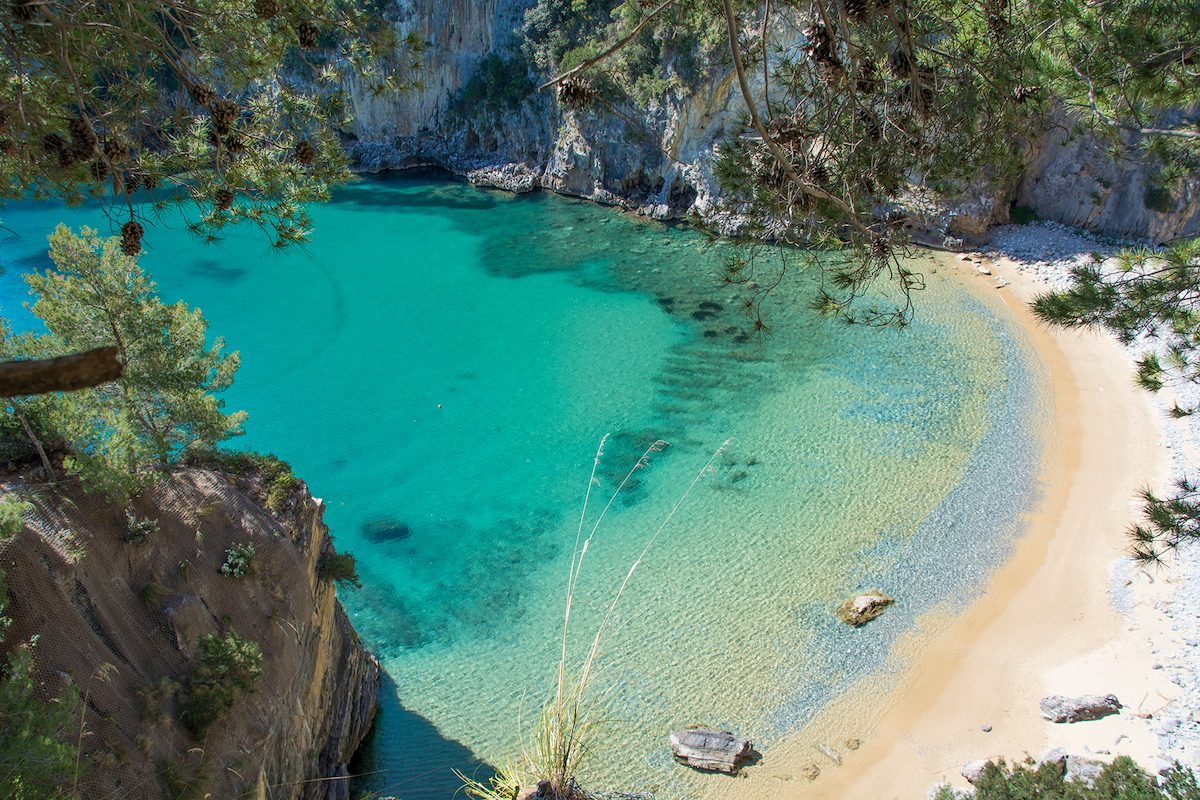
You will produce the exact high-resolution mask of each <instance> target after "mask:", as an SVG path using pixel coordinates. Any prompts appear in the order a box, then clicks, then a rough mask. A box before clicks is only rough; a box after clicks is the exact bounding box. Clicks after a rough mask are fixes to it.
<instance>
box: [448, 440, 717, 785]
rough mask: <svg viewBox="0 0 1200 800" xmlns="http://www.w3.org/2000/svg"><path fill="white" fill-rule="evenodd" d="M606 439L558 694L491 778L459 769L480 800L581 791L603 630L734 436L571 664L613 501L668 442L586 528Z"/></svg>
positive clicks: (575, 556)
mask: <svg viewBox="0 0 1200 800" xmlns="http://www.w3.org/2000/svg"><path fill="white" fill-rule="evenodd" d="M607 441H608V434H605V435H604V437H603V438H601V440H600V444H599V446H598V447H597V448H596V455H595V457H594V459H593V460H592V472H591V475H590V476H589V478H588V485H587V490H586V491H585V492H584V496H583V505H582V508H581V510H580V513H579V524H578V526H577V528H576V530H575V545H574V548H573V549H572V551H571V565H570V569H569V571H568V574H567V590H566V599H565V602H564V604H563V605H564V609H563V625H562V642H561V647H560V651H559V660H558V670H557V675H556V679H555V688H554V694H553V696H552V697H551V698H550V699H549V700H547V701H546V702H545V703H544V704H543V705H542V708H541V711H540V713H539V714H538V718H537V721H536V723H535V724H534V727H533V730H532V732H531V733H530V734H529V736H528V737H527V738H526V740H525V742H524V743H523V747H522V751H521V755H520V756H519V757H518V758H517V759H516V760H515V761H513V762H510V763H507V764H503V765H500V767H499V768H498V769H497V771H496V775H495V776H494V777H493V778H491V779H490V780H489V781H488V782H487V783H484V782H481V781H477V780H475V779H473V778H468V777H467V776H465V775H463V774H462V773H461V772H460V773H457V774H458V776H459V778H460V779H461V780H462V781H463V792H464V793H465V794H466V795H467V796H468V797H472V798H477V800H520V798H521V797H522V796H523V795H522V793H523V792H525V793H532V792H533V791H534V790H535V789H536V790H538V791H539V792H540V794H541V796H542V797H546V798H553V800H569V798H572V797H573V796H574V795H575V794H576V793H577V791H578V787H577V784H576V777H577V775H578V774H579V769H580V766H581V765H582V764H583V762H584V761H585V760H586V759H587V758H588V757H589V756H590V755H592V754H593V753H594V752H595V751H596V748H597V745H598V740H599V734H600V732H601V729H602V726H603V723H604V719H603V717H602V716H601V710H602V708H603V706H604V697H605V695H606V694H607V693H606V692H602V693H599V694H597V692H596V691H595V690H594V687H593V685H592V684H593V682H594V680H595V675H594V672H593V668H594V667H595V664H596V659H597V657H598V656H599V654H600V647H601V644H602V643H603V642H604V636H605V633H606V632H607V631H608V629H609V627H610V625H611V624H612V622H613V619H614V616H615V614H616V610H617V605H618V604H619V603H620V602H621V597H622V596H623V595H624V593H625V590H626V589H627V588H628V587H629V582H630V580H631V579H632V578H633V573H634V572H635V571H636V570H637V568H638V567H639V566H641V564H642V562H643V560H644V559H645V558H646V555H647V554H648V553H649V552H650V548H651V547H653V546H654V543H655V541H657V540H658V537H659V536H660V535H661V534H662V532H663V531H664V530H665V529H666V527H667V525H669V524H670V522H671V520H672V519H673V518H674V517H675V514H676V512H678V511H679V509H680V507H681V506H682V505H683V503H684V501H686V500H687V498H688V495H690V494H691V493H692V490H693V489H694V488H695V487H696V484H698V483H699V482H700V480H701V479H702V478H703V477H704V476H705V475H707V474H709V473H710V472H711V471H712V469H713V463H714V462H715V461H716V460H717V459H718V458H719V457H720V456H721V454H722V453H724V452H725V448H726V447H728V446H729V443H730V441H731V440H729V439H726V440H725V441H724V442H722V443H721V446H720V447H718V448H717V449H716V451H714V452H713V454H712V455H711V456H709V459H708V461H707V462H705V464H704V466H703V467H702V468H701V469H700V471H699V472H697V473H696V475H695V476H694V477H693V478H692V481H691V483H689V484H688V486H687V489H685V490H684V492H683V493H682V494H681V495H680V496H679V498H678V499H677V500H676V501H675V505H674V506H672V507H671V511H670V512H669V513H668V514H667V515H666V517H665V518H663V520H662V522H661V523H660V524H659V526H658V527H657V528H656V529H655V530H654V532H653V534H651V536H650V537H649V538H648V539H647V540H646V542H645V544H644V546H643V547H642V550H641V553H639V555H638V557H637V558H636V559H635V560H634V562H633V563H632V564H631V565H630V567H629V571H628V572H627V573H626V574H625V579H624V580H623V581H621V585H620V586H619V587H618V588H617V591H616V594H615V595H614V596H613V599H612V602H611V603H610V604H609V607H608V610H607V611H606V613H605V615H604V618H603V619H602V620H601V622H600V624H599V626H597V628H596V632H595V634H594V636H593V637H592V642H591V646H590V648H589V649H588V652H587V655H586V657H585V658H584V659H583V662H582V664H581V665H580V666H579V668H578V670H572V669H571V668H570V667H569V660H568V655H567V642H568V639H569V635H570V631H571V612H572V609H573V607H574V604H575V592H576V589H577V588H578V584H579V576H580V575H581V574H582V571H583V564H584V561H585V559H586V558H587V554H588V550H589V548H590V546H591V544H592V542H593V541H594V539H595V537H596V533H597V531H598V530H599V529H600V525H601V524H602V523H603V522H604V519H605V517H606V516H607V515H608V512H609V510H610V509H611V508H612V506H613V503H614V502H616V500H617V497H618V496H620V494H621V492H622V491H623V490H624V489H625V487H626V486H627V485H628V484H629V481H630V480H631V479H632V478H633V476H634V475H635V474H636V473H637V472H638V471H639V470H642V469H646V468H647V467H648V466H649V465H650V458H651V456H652V455H653V454H654V453H657V452H659V451H660V450H662V449H663V448H664V447H666V445H667V443H666V442H663V441H656V442H654V443H653V444H651V445H650V446H649V447H648V448H646V451H645V452H644V453H642V455H641V457H640V458H639V459H638V460H637V461H636V462H635V463H634V465H633V466H632V467H631V468H630V469H629V472H628V473H626V475H625V477H624V479H622V481H621V482H620V483H619V484H618V485H617V487H616V489H614V490H613V492H612V494H611V495H609V498H608V501H607V502H606V503H605V504H604V508H603V509H601V511H600V514H599V515H598V516H597V517H596V519H595V521H594V522H593V523H592V525H591V527H590V528H588V527H587V517H588V508H589V506H590V505H591V502H592V495H593V490H594V489H595V488H596V487H597V486H599V485H600V484H599V480H598V479H597V477H596V473H597V471H598V470H599V467H600V462H601V460H602V459H603V457H604V445H605V444H606V443H607ZM585 528H586V529H587V536H586V538H585V537H584V530H585Z"/></svg>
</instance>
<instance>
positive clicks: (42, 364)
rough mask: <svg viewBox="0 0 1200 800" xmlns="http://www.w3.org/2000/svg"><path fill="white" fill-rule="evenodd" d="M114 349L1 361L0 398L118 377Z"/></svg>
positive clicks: (119, 366)
mask: <svg viewBox="0 0 1200 800" xmlns="http://www.w3.org/2000/svg"><path fill="white" fill-rule="evenodd" d="M123 371H124V366H123V365H122V364H121V362H120V361H118V360H117V348H115V347H97V348H96V349H95V350H88V351H86V352H83V353H72V354H71V355H67V356H59V357H58V358H47V359H37V360H34V359H30V360H23V361H6V362H3V363H0V397H20V396H21V395H27V394H45V393H47V392H71V391H75V390H78V389H87V388H89V387H91V386H97V385H99V384H101V383H106V382H108V381H115V380H116V379H117V378H120V377H121V373H122V372H123Z"/></svg>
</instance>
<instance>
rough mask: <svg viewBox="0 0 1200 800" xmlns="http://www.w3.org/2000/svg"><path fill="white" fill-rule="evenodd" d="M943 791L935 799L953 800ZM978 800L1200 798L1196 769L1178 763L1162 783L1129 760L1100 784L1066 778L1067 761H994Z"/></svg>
mask: <svg viewBox="0 0 1200 800" xmlns="http://www.w3.org/2000/svg"><path fill="white" fill-rule="evenodd" d="M953 798H954V794H953V792H952V791H951V790H950V789H948V788H943V789H942V790H940V791H939V792H938V794H937V795H935V800H953ZM975 798H976V800H1200V787H1198V786H1197V784H1196V777H1195V775H1194V774H1193V773H1192V772H1191V770H1188V769H1184V768H1183V767H1180V766H1179V765H1176V766H1175V767H1174V768H1173V769H1172V770H1171V771H1170V772H1169V773H1168V774H1167V776H1166V777H1165V779H1164V780H1163V782H1162V784H1161V785H1160V784H1159V783H1158V782H1157V781H1156V780H1155V779H1154V777H1153V776H1151V775H1149V774H1147V773H1146V772H1145V771H1144V770H1142V769H1141V768H1140V767H1139V766H1138V765H1137V764H1136V763H1134V761H1133V760H1132V759H1130V758H1129V757H1128V756H1118V757H1117V758H1115V759H1114V760H1113V762H1112V763H1111V764H1108V765H1106V766H1105V767H1104V769H1103V771H1102V772H1101V773H1100V775H1099V777H1097V778H1096V781H1095V785H1094V786H1091V787H1089V786H1087V785H1086V784H1084V783H1082V782H1080V781H1068V780H1066V778H1065V776H1064V774H1063V769H1062V765H1061V763H1058V762H1050V763H1046V764H1042V765H1040V766H1038V765H1036V764H1034V763H1033V761H1032V760H1030V761H1026V762H1025V763H1024V764H1015V765H1012V766H1009V765H1007V764H1005V763H1004V762H1003V761H1001V762H998V763H995V762H992V763H989V764H988V765H987V766H986V767H985V768H984V770H983V773H982V774H981V775H980V777H979V780H977V781H976V782H975Z"/></svg>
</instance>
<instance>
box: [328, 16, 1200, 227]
mask: <svg viewBox="0 0 1200 800" xmlns="http://www.w3.org/2000/svg"><path fill="white" fill-rule="evenodd" d="M533 4H534V3H533V0H403V1H402V2H401V3H400V4H399V6H398V11H397V12H396V15H395V24H396V25H397V26H398V27H399V28H400V30H401V32H402V33H405V34H407V33H408V32H410V31H415V32H417V33H418V34H420V35H421V36H422V37H423V39H424V40H425V41H426V42H428V45H429V49H428V51H427V53H426V54H425V57H424V63H423V66H422V70H421V78H422V80H423V82H424V88H423V89H422V90H420V91H416V92H412V93H410V94H407V95H405V96H402V97H399V98H395V97H390V98H374V97H367V96H364V95H363V93H361V92H359V93H354V104H355V107H356V110H357V113H358V127H357V129H356V130H355V131H354V134H355V136H356V137H357V141H356V142H355V143H354V144H353V145H352V148H351V150H352V153H353V154H354V156H355V157H356V158H357V159H358V162H359V165H360V167H361V168H362V169H363V170H365V171H369V172H370V171H382V170H387V169H401V168H404V167H408V166H414V165H418V164H434V165H437V166H441V167H444V168H447V169H449V170H451V171H453V172H457V173H459V174H462V175H466V176H467V177H468V178H469V179H470V180H472V181H473V182H475V183H479V184H483V185H493V186H499V187H501V188H506V189H510V190H514V191H528V190H531V189H534V188H538V187H544V188H548V189H552V190H554V191H557V192H562V193H565V194H571V195H576V196H579V197H585V198H589V199H593V200H597V201H599V202H604V203H610V204H615V205H621V206H624V207H627V208H631V209H636V210H637V211H639V213H643V214H646V215H647V216H652V217H656V218H660V219H664V218H672V217H681V216H684V215H686V214H689V213H696V214H699V215H700V216H702V217H704V218H706V219H709V220H710V221H714V222H716V223H717V224H718V227H726V228H728V227H732V224H733V223H732V218H733V217H734V216H735V215H733V214H732V213H731V209H727V208H723V206H722V204H721V202H720V199H721V192H720V188H719V186H718V185H717V181H716V180H715V179H714V177H713V174H712V161H713V151H714V147H716V146H717V145H719V143H720V142H721V141H722V140H723V139H724V138H725V136H726V135H727V133H728V132H729V131H730V130H732V128H733V126H735V125H737V124H738V117H739V115H740V114H741V113H742V109H741V107H740V105H741V97H740V95H739V94H738V93H737V92H736V91H735V87H734V85H733V76H732V74H731V73H730V72H729V71H727V70H718V71H717V72H716V74H713V75H710V76H708V77H706V78H703V79H699V80H695V81H692V82H691V83H692V84H693V85H692V89H691V90H690V91H688V92H685V93H680V94H668V95H666V96H664V97H662V98H660V99H658V100H656V102H654V103H653V104H652V105H651V106H650V107H649V108H635V107H632V106H623V107H619V108H613V107H609V108H604V107H599V108H589V109H587V110H583V111H572V110H564V109H563V108H561V107H560V106H559V104H558V103H557V102H556V101H555V99H554V97H552V96H551V95H550V94H549V93H547V92H543V93H535V92H533V91H532V90H533V86H534V80H535V77H536V76H532V75H528V74H527V75H525V76H524V77H523V79H524V80H525V82H526V84H527V85H526V86H525V87H524V89H523V92H522V94H523V96H524V99H523V100H522V101H520V102H514V103H508V104H502V105H501V106H497V105H496V104H493V103H491V102H487V100H488V98H487V95H486V94H485V95H482V96H480V95H479V94H478V93H474V94H471V93H469V92H468V87H469V84H471V81H472V80H473V79H476V78H477V76H478V75H479V70H480V65H481V64H483V63H484V62H485V60H486V59H487V58H488V57H489V56H495V57H499V58H513V57H514V56H515V57H517V58H518V60H519V52H518V51H519V41H520V40H519V36H520V33H519V31H520V27H521V21H522V19H523V18H524V14H525V11H526V9H527V8H529V7H530V6H532V5H533ZM796 29H798V27H793V28H791V29H790V30H793V31H794V30H796ZM781 30H784V29H783V28H781ZM782 35H785V36H788V35H794V34H792V33H788V34H782ZM781 44H784V45H788V44H789V43H788V42H786V41H783V42H781ZM791 44H794V43H791ZM522 63H524V62H522ZM514 79H515V80H521V79H522V76H520V75H518V76H516V77H515V78H514ZM468 94H471V96H470V98H469V99H470V102H465V103H464V102H462V101H463V99H464V97H465V96H467V95H468ZM1156 176H1157V168H1156V165H1154V164H1153V163H1148V164H1143V163H1122V164H1119V165H1117V164H1113V163H1112V160H1111V158H1110V157H1109V156H1108V154H1107V152H1106V150H1105V148H1104V146H1103V145H1102V144H1100V143H1098V142H1097V141H1096V140H1095V139H1094V138H1093V137H1091V136H1090V135H1088V134H1087V133H1086V131H1084V130H1083V129H1081V128H1079V127H1078V126H1077V125H1075V124H1074V123H1073V122H1070V121H1067V120H1066V119H1065V118H1064V117H1062V116H1059V117H1057V118H1056V119H1055V120H1053V121H1052V125H1051V126H1050V128H1049V130H1048V132H1047V133H1046V135H1045V136H1043V137H1042V139H1041V140H1040V141H1038V142H1036V143H1034V145H1033V146H1032V148H1031V150H1030V163H1029V167H1028V169H1027V170H1026V172H1025V174H1024V176H1023V177H1022V178H1021V179H1020V181H1019V184H1018V183H1017V182H1005V183H1004V184H997V183H995V182H993V181H988V180H981V181H980V182H979V183H978V184H977V185H975V186H972V187H969V188H966V189H964V190H963V191H962V192H961V193H960V194H959V195H958V196H956V197H953V198H946V197H936V198H934V197H928V196H925V197H921V196H914V198H912V199H913V201H914V202H913V209H914V210H915V212H916V213H915V222H916V226H917V227H916V233H918V234H919V235H921V237H922V238H924V239H925V240H931V241H934V242H940V241H942V240H945V241H946V243H948V244H953V243H955V242H956V241H958V240H959V239H965V240H967V241H971V240H978V239H980V238H981V237H983V236H984V235H985V232H986V230H987V228H988V227H989V226H991V225H994V224H999V223H1003V222H1007V221H1008V216H1009V211H1010V209H1011V207H1012V205H1013V203H1014V201H1015V202H1016V203H1017V204H1019V205H1023V206H1027V207H1030V208H1032V209H1033V210H1034V211H1035V212H1036V213H1037V214H1038V215H1039V216H1041V217H1043V218H1045V219H1052V220H1056V221H1059V222H1064V223H1068V224H1071V225H1077V226H1080V227H1084V228H1089V229H1092V230H1096V231H1101V232H1105V233H1111V234H1115V235H1121V236H1133V237H1142V238H1150V239H1153V240H1155V241H1166V240H1169V239H1171V238H1175V237H1177V236H1183V235H1196V234H1198V233H1200V178H1196V177H1195V176H1191V177H1189V178H1187V179H1185V180H1184V181H1183V182H1182V185H1181V186H1176V187H1172V190H1171V191H1168V192H1166V193H1164V192H1163V191H1162V188H1163V187H1161V185H1160V184H1159V183H1158V179H1157V177H1156ZM918 195H919V193H918Z"/></svg>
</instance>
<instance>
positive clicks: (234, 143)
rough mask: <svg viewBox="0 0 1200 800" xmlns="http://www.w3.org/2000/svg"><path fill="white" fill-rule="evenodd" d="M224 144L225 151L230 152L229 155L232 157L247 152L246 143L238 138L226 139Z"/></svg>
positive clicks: (230, 137) (228, 137) (229, 137)
mask: <svg viewBox="0 0 1200 800" xmlns="http://www.w3.org/2000/svg"><path fill="white" fill-rule="evenodd" d="M224 144H225V149H226V150H227V151H229V153H230V154H231V155H235V156H240V155H241V154H242V153H244V152H246V145H245V143H244V142H242V140H241V139H239V138H238V137H236V136H227V137H225V143H224Z"/></svg>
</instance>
